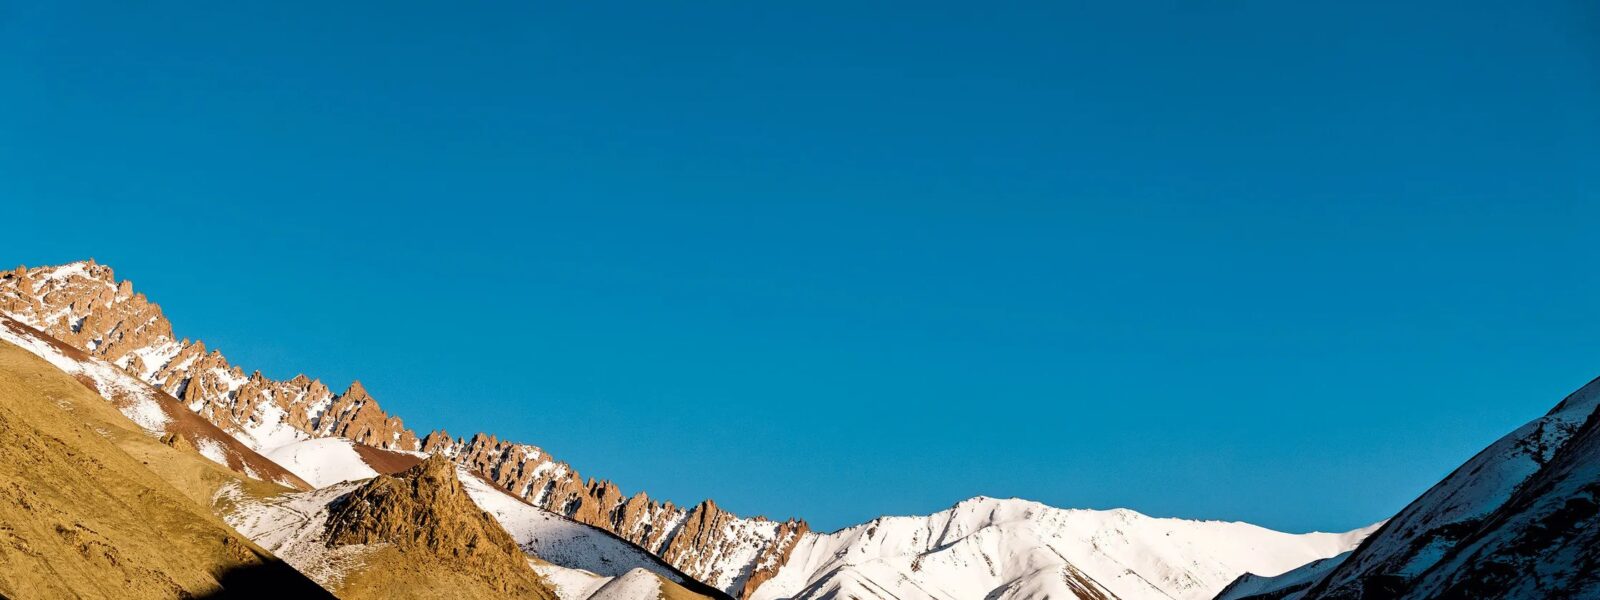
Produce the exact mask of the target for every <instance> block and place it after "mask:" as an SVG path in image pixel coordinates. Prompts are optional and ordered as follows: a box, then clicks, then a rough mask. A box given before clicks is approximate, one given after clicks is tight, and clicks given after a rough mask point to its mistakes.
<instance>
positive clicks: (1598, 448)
mask: <svg viewBox="0 0 1600 600" xmlns="http://www.w3.org/2000/svg"><path fill="white" fill-rule="evenodd" d="M1597 406H1600V380H1595V381H1592V382H1590V383H1589V384H1588V385H1585V386H1583V387H1582V388H1581V389H1579V390H1578V391H1576V392H1573V393H1572V394H1571V395H1570V396H1568V397H1567V398H1566V399H1565V400H1563V401H1562V402H1561V403H1560V404H1558V405H1556V407H1555V408H1554V409H1552V410H1551V411H1550V412H1549V413H1548V414H1546V415H1544V416H1542V417H1540V418H1538V419H1534V420H1533V421H1531V422H1529V423H1527V424H1525V425H1523V426H1522V427H1519V428H1517V429H1516V430H1515V431H1512V432H1511V433H1509V434H1507V435H1506V436H1505V437H1502V438H1500V439H1499V440H1498V441H1496V442H1495V443H1493V444H1491V445H1490V446H1489V447H1488V448H1485V449H1484V450H1483V451H1482V452H1479V453H1478V454H1477V455H1476V456H1473V457H1472V459H1471V460H1468V461H1467V462H1466V464H1463V465H1461V467H1459V468H1457V469H1456V470H1455V471H1454V472H1452V473H1451V474H1450V475H1449V476H1448V477H1446V478H1445V479H1444V480H1442V481H1440V482H1439V483H1438V484H1436V485H1434V486H1433V487H1432V488H1430V489H1429V490H1428V491H1427V492H1425V493H1423V495H1422V496H1421V497H1419V498H1417V499H1416V500H1415V501H1413V502H1412V503H1411V504H1410V505H1408V506H1406V507H1405V508H1404V509H1403V510H1401V511H1400V513H1399V514H1398V515H1395V517H1394V518H1393V519H1391V520H1389V521H1388V522H1387V523H1386V524H1384V525H1383V526H1382V527H1381V528H1379V529H1378V531H1376V532H1374V533H1373V534H1372V536H1371V537H1369V538H1368V539H1367V540H1366V542H1365V543H1363V544H1361V546H1360V547H1359V548H1357V549H1356V550H1355V551H1354V552H1352V553H1351V554H1350V556H1348V557H1346V558H1345V559H1344V560H1342V561H1339V562H1338V563H1337V564H1336V565H1332V567H1331V568H1326V567H1324V568H1321V569H1319V570H1318V572H1316V573H1311V574H1309V575H1308V574H1307V573H1304V572H1302V573H1299V574H1298V575H1297V579H1296V580H1295V581H1286V580H1270V581H1260V580H1256V579H1259V578H1252V580H1250V581H1242V582H1240V585H1239V586H1235V588H1236V589H1234V590H1230V592H1229V593H1228V594H1225V595H1224V596H1223V597H1224V598H1225V599H1226V600H1237V599H1239V598H1261V599H1266V598H1274V599H1277V598H1282V599H1285V600H1312V599H1316V600H1336V599H1337V600H1345V599H1349V600H1355V599H1358V598H1385V599H1388V598H1395V599H1398V598H1417V599H1422V598H1528V599H1537V598H1595V597H1600V510H1597V508H1600V413H1597ZM1251 590H1260V593H1259V594H1256V595H1249V594H1246V593H1244V592H1249V591H1251Z"/></svg>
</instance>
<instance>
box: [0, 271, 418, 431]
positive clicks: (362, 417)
mask: <svg viewBox="0 0 1600 600" xmlns="http://www.w3.org/2000/svg"><path fill="white" fill-rule="evenodd" d="M0 312H4V313H6V314H9V315H11V316H12V317H14V318H16V319H18V320H21V321H23V322H24V323H27V324H29V325H31V326H33V327H35V328H38V329H40V330H42V331H44V332H45V333H47V334H49V335H50V336H51V337H54V338H56V339H58V340H60V341H62V342H65V343H67V344H68V345H71V346H73V347H75V348H78V349H80V350H83V351H84V352H87V353H89V354H90V355H91V356H93V357H95V358H99V359H102V360H105V361H107V362H110V363H113V364H115V365H116V366H118V367H121V368H122V369H124V370H126V371H128V372H129V373H131V374H133V375H134V376H136V377H139V378H140V379H142V380H144V381H146V382H148V383H150V384H151V385H154V386H156V387H157V388H160V389H161V390H162V391H164V392H167V393H168V394H171V395H172V396H174V397H176V398H178V399H179V400H182V401H183V403H184V404H186V405H187V406H189V408H190V410H193V411H195V412H197V413H200V415H201V416H204V417H206V419H207V420H210V421H211V422H213V423H215V424H216V425H217V426H219V427H222V428H223V429H224V430H226V431H228V432H229V433H232V434H235V436H236V437H238V438H240V441H242V442H245V443H246V444H248V445H250V446H252V447H253V448H254V449H256V450H257V451H267V450H270V449H271V448H273V447H276V446H281V445H283V444H285V443H289V442H293V441H296V440H299V439H307V438H311V437H326V436H334V435H337V436H341V437H347V438H350V439H352V440H355V441H358V442H361V443H364V444H367V445H369V446H376V447H379V448H388V449H398V450H414V449H416V447H417V439H416V435H415V434H414V433H412V432H411V431H410V430H408V429H406V428H405V425H404V423H402V422H401V420H400V419H399V418H397V417H393V416H390V415H388V414H387V413H385V412H384V411H383V410H382V409H381V408H379V406H378V403H377V401H376V400H374V399H373V398H372V397H371V395H369V394H367V393H366V390H365V388H362V387H361V386H359V385H352V386H351V388H350V390H349V391H347V392H346V393H345V394H334V393H332V392H331V391H330V390H329V389H328V388H327V386H325V385H322V383H321V382H319V381H316V380H312V379H309V378H307V377H305V376H303V375H302V376H297V377H295V378H293V379H290V380H287V381H276V380H273V379H270V378H267V377H261V376H258V375H251V376H246V375H245V370H244V369H242V368H240V367H239V366H236V365H233V364H231V363H229V362H228V359H227V357H226V356H224V355H223V354H222V352H220V351H219V350H217V349H211V348H208V347H207V346H206V345H205V343H204V342H201V341H198V340H195V341H190V340H189V339H188V338H183V339H181V340H180V339H178V338H176V337H175V335H174V334H173V328H172V324H171V322H170V321H168V320H167V317H166V315H165V314H163V313H162V311H161V307H160V306H159V305H157V304H155V303H153V302H150V301H148V300H146V299H145V297H144V295H143V294H140V293H136V292H134V291H133V284H132V283H130V282H128V281H126V280H123V281H120V282H119V281H117V280H116V278H115V274H114V272H113V271H112V269H111V267H109V266H106V265H101V264H97V263H95V262H94V261H93V260H89V261H81V262H75V263H70V264H66V265H62V266H58V267H34V268H28V267H17V268H16V269H14V270H12V271H10V272H7V273H5V274H3V275H0Z"/></svg>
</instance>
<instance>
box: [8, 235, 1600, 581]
mask: <svg viewBox="0 0 1600 600" xmlns="http://www.w3.org/2000/svg"><path fill="white" fill-rule="evenodd" d="M335 389H336V388H330V387H329V386H328V385H326V384H324V383H323V382H322V381H320V380H318V379H316V378H313V377H308V376H305V375H300V376H296V377H293V378H290V379H287V380H274V379H271V378H268V377H264V376H263V375H261V373H260V372H259V371H250V372H249V373H248V374H247V373H246V370H245V369H244V368H242V367H240V366H238V365H234V364H232V363H231V362H229V360H228V359H227V358H226V357H225V356H223V355H222V354H221V353H220V352H219V351H218V350H216V349H211V348H208V347H207V346H206V345H205V344H204V343H203V342H199V341H192V340H191V339H189V338H179V337H177V336H176V335H175V333H174V330H173V326H172V324H171V322H169V321H168V320H167V318H166V316H165V315H164V314H163V313H162V310H161V308H160V306H159V305H157V304H155V303H153V302H151V301H150V300H149V299H147V298H146V297H145V296H144V295H143V294H141V293H138V292H136V291H134V289H133V285H132V283H130V282H128V281H126V280H118V279H116V277H115V276H114V273H113V271H112V269H111V268H110V267H109V266H106V265H101V264H97V263H95V262H94V261H84V262H77V263H71V264H67V265H62V266H55V267H35V268H26V267H18V268H17V269H15V270H13V271H10V272H8V273H5V274H4V275H3V276H0V394H3V395H4V399H5V400H6V403H5V412H4V413H3V414H0V428H3V431H4V432H5V433H6V434H7V435H6V436H5V438H4V439H0V452H5V453H6V457H5V458H6V459H7V460H5V461H4V462H5V468H6V471H5V472H3V473H0V477H4V479H0V493H5V494H7V495H8V496H9V498H8V500H9V502H7V503H6V504H7V505H8V506H10V507H11V508H10V510H11V511H12V512H11V514H10V515H8V516H9V518H8V519H6V521H5V523H14V524H16V525H10V526H8V527H6V528H5V529H3V530H0V542H5V543H0V594H3V595H4V596H5V597H12V598H51V597H72V596H79V597H111V596H117V597H149V598H165V597H227V596H233V597H239V596H251V595H255V596H261V597H301V596H316V595H329V594H331V595H334V596H337V597H340V598H500V597H507V598H542V599H557V598H558V599H560V600H583V599H590V598H593V599H600V600H606V599H631V598H673V599H687V598H702V597H704V598H741V599H753V600H780V599H827V598H856V599H863V600H865V599H874V598H881V599H906V600H910V599H937V600H964V599H983V600H990V599H994V600H1000V599H1025V598H1027V599H1031V598H1079V599H1085V600H1088V599H1112V598H1118V599H1124V600H1146V599H1148V600H1158V599H1165V600H1206V599H1209V598H1213V597H1215V598H1218V599H1219V600H1236V599H1241V598H1258V599H1268V598H1305V599H1311V598H1350V599H1356V598H1402V597H1405V598H1434V597H1458V598H1467V597H1484V596H1482V595H1473V594H1476V593H1481V592H1483V591H1484V590H1493V591H1494V592H1495V593H1494V594H1492V595H1493V596H1494V597H1507V598H1545V597H1563V596H1562V595H1563V594H1565V595H1566V596H1564V597H1572V598H1582V597H1596V596H1597V595H1600V584H1597V583H1596V581H1595V575H1593V574H1594V573H1595V572H1596V570H1595V569H1593V568H1592V567H1593V566H1595V561H1596V555H1597V554H1600V553H1597V552H1595V551H1594V548H1595V547H1596V544H1595V543H1594V542H1595V540H1594V539H1593V536H1594V535H1595V534H1594V533H1593V532H1594V531H1597V529H1596V528H1595V527H1591V525H1593V524H1594V521H1595V520H1596V510H1595V509H1596V506H1600V504H1597V503H1596V499H1595V494H1596V492H1597V491H1600V467H1597V465H1600V461H1597V460H1596V458H1600V457H1597V456H1596V455H1595V453H1596V452H1600V434H1597V433H1595V432H1594V429H1596V428H1597V427H1600V425H1597V424H1596V417H1595V409H1596V404H1597V399H1600V385H1597V384H1590V385H1589V386H1586V387H1585V388H1583V389H1582V390H1579V391H1578V392H1576V393H1574V394H1573V395H1572V396H1571V397H1569V398H1567V399H1566V400H1565V401H1563V402H1562V403H1561V404H1560V405H1558V406H1557V407H1556V408H1555V409H1554V410H1553V411H1552V412H1551V413H1550V414H1548V415H1546V416H1544V417H1541V418H1540V419H1537V420H1535V421H1534V422H1532V423H1529V424H1528V425H1526V426H1524V427H1522V428H1520V429H1518V430H1517V431H1515V432H1512V433H1511V434H1509V435H1507V436H1506V437H1505V438H1502V439H1501V440H1500V441H1498V442H1496V443H1495V444H1494V445H1491V446H1490V447H1489V448H1488V449H1486V450H1484V451H1483V452H1482V453H1480V454H1479V455H1477V456H1475V457H1473V458H1472V459H1471V460H1469V461H1468V462H1467V463H1466V464H1465V465H1463V466H1462V467H1461V468H1460V469H1458V470H1457V471H1456V472H1454V473H1452V474H1451V475H1450V476H1449V477H1447V478H1446V479H1445V480H1444V481H1441V482H1440V483H1439V484H1438V485H1436V486H1435V487H1433V488H1432V489H1430V490H1429V491H1428V492H1427V493H1425V494H1424V495H1423V496H1422V497H1420V498H1418V499H1417V500H1416V501H1415V502H1414V503H1412V504H1411V505H1409V506H1407V507H1404V508H1403V509H1402V510H1401V511H1400V512H1399V513H1397V514H1396V515H1395V516H1394V517H1393V518H1391V519H1388V520H1386V521H1384V522H1382V523H1379V524H1375V525H1373V526H1370V527H1367V528H1362V529H1358V530H1354V531H1350V532H1342V533H1306V534H1292V533H1284V532H1278V531H1273V530H1269V529H1265V528H1261V527H1257V526H1254V525H1250V524H1246V523H1233V522H1218V521H1193V520H1182V519H1167V518H1154V517H1149V516H1145V515H1142V514H1139V513H1137V512H1134V511H1129V510H1106V511H1096V510H1069V509H1061V508H1054V507H1050V506H1046V505H1043V504H1039V503H1036V502H1029V501H1025V500H1019V499H997V498H985V497H978V498H972V499H968V500H963V501H961V502H958V503H956V504H955V505H953V506H952V507H951V508H949V509H947V510H944V511H940V512H938V513H935V514H932V515H926V516H886V517H880V518H878V519H874V520H872V521H869V522H867V523H863V524H860V525H856V526H852V527H846V528H844V529H841V530H838V531H834V532H820V531H813V530H812V529H811V528H810V527H809V526H808V525H807V524H806V522H805V521H803V520H799V519H784V520H772V519H768V518H765V517H759V516H753V517H741V516H738V515H734V514H732V513H730V512H728V511H726V510H723V509H722V508H720V507H718V506H717V504H716V503H715V502H713V501H711V500H703V501H700V502H699V503H697V504H694V505H693V506H679V505H676V504H674V503H672V502H668V501H662V500H658V499H653V498H651V497H650V496H648V495H647V494H645V493H644V492H636V493H633V494H632V495H627V494H624V493H623V492H622V490H621V489H620V488H619V487H618V486H617V485H616V484H614V483H611V482H609V481H606V480H604V479H595V478H587V479H586V478H584V477H581V476H580V475H579V473H578V471H577V470H576V469H574V468H573V467H572V466H571V465H569V464H567V463H565V462H562V461H559V460H557V459H555V458H554V457H552V456H551V455H550V454H549V453H547V452H546V451H545V450H543V449H541V448H540V447H538V446H534V445H530V444H525V443H518V442H513V441H506V440H501V439H499V438H497V437H496V436H494V435H491V434H488V433H477V434H474V435H471V436H467V437H452V436H451V435H449V434H447V433H445V432H443V431H434V432H429V433H427V434H425V435H422V436H418V435H417V434H416V432H414V431H412V430H411V429H408V428H407V427H406V426H405V424H404V422H403V421H402V420H401V419H400V418H399V417H398V416H395V415H391V414H388V413H387V412H385V411H384V410H383V409H382V408H380V406H379V404H378V401H377V399H375V398H373V397H372V395H371V394H369V393H368V392H367V391H366V389H365V388H364V387H363V386H362V385H361V384H360V382H352V383H350V384H349V385H347V386H343V388H342V391H334V390H335ZM152 553H154V555H152ZM155 555H159V556H155ZM52 573H63V574H66V575H60V576H58V575H52ZM119 590H120V591H119ZM119 594H120V595H119Z"/></svg>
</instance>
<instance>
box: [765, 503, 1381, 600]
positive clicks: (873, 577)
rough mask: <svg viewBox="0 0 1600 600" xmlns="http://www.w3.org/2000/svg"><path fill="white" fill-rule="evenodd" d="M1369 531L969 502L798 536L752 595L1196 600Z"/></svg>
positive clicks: (1323, 553) (1346, 544) (1349, 543)
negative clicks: (1274, 527)
mask: <svg viewBox="0 0 1600 600" xmlns="http://www.w3.org/2000/svg"><path fill="white" fill-rule="evenodd" d="M1365 533H1366V530H1358V531H1353V532H1349V533H1345V534H1329V533H1309V534H1302V535H1294V534H1287V533H1281V532H1276V531H1271V530H1268V529H1263V528H1260V527H1256V526H1254V525H1249V524H1245V523H1224V522H1216V521H1185V520H1181V519H1156V518H1151V517H1147V516H1144V515H1141V514H1139V513H1136V512H1133V511H1129V510H1111V511H1090V510H1062V509H1058V508H1052V507H1049V506H1045V505H1043V504H1039V503H1036V502H1028V501H1025V500H1016V499H1011V500H1000V499H995V498H974V499H971V500H967V501H964V502H961V503H960V504H957V505H956V506H954V507H952V508H950V509H948V510H945V511H942V512H939V513H936V514H933V515H930V516H927V517H883V518H879V519H875V520H873V521H872V522H870V523H867V524H864V525H858V526H856V527H851V528H848V529H844V530H841V531H838V532H835V533H831V534H826V535H819V534H808V535H805V536H803V537H802V538H801V540H800V541H799V543H798V544H797V546H796V547H795V550H794V552H793V554H791V556H790V558H789V561H788V562H787V563H786V564H784V565H783V567H782V568H781V569H779V570H778V571H777V574H776V575H775V576H774V577H773V578H772V579H771V580H770V581H768V582H766V584H765V585H762V586H760V587H759V588H757V589H756V590H755V593H754V594H753V595H752V598H754V599H755V600H778V599H783V598H833V597H840V598H843V597H854V598H862V599H868V598H901V599H910V598H936V599H941V600H944V599H951V600H953V599H966V598H1080V599H1083V600H1090V599H1099V598H1112V597H1114V598H1121V599H1122V600H1142V599H1151V600H1155V599H1163V600H1167V599H1178V600H1202V599H1205V598H1210V597H1212V596H1213V595H1215V594H1216V593H1217V592H1218V591H1219V590H1221V589H1222V588H1223V587H1224V586H1226V585H1227V584H1228V582H1230V581H1232V580H1233V579H1234V578H1236V577H1238V576H1239V575H1240V574H1242V573H1245V572H1258V573H1262V572H1265V573H1274V574H1276V573H1282V572H1284V571H1287V570H1289V569H1292V568H1294V567H1297V566H1299V565H1302V564H1304V563H1306V562H1308V561H1311V560H1315V559H1319V558H1327V557H1330V556H1333V555H1336V554H1338V553H1340V552H1343V551H1345V550H1348V549H1350V548H1351V547H1353V546H1354V545H1355V544H1356V543H1358V542H1359V541H1360V539H1361V537H1362V536H1363V535H1364V534H1365Z"/></svg>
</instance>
